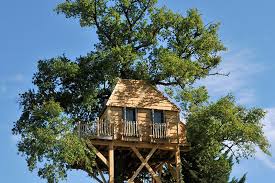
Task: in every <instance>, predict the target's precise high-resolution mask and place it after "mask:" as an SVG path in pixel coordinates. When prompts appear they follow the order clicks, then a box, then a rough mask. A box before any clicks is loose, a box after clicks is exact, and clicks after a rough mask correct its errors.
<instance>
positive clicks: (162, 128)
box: [78, 119, 169, 142]
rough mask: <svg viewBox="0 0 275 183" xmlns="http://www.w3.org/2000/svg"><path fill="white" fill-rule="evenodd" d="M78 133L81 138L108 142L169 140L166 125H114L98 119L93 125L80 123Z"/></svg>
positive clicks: (124, 122) (132, 122) (127, 123)
mask: <svg viewBox="0 0 275 183" xmlns="http://www.w3.org/2000/svg"><path fill="white" fill-rule="evenodd" d="M78 133H79V136H81V137H89V138H94V139H106V140H123V141H151V142H158V141H164V140H168V139H169V138H168V134H167V124H166V123H151V122H150V123H146V124H144V123H143V124H139V122H138V121H124V120H122V121H121V122H120V123H118V122H116V123H112V122H110V121H108V120H99V119H97V120H96V121H94V122H91V123H79V124H78Z"/></svg>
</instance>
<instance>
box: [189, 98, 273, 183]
mask: <svg viewBox="0 0 275 183" xmlns="http://www.w3.org/2000/svg"><path fill="white" fill-rule="evenodd" d="M264 115H265V112H264V111H263V110H261V109H258V108H253V109H245V108H244V107H242V106H238V105H236V104H235V101H234V97H232V96H231V95H229V96H226V97H224V98H221V99H220V100H218V101H217V102H215V103H211V104H209V105H202V106H198V107H194V108H193V109H192V111H190V114H189V116H188V118H187V135H188V140H189V142H190V143H191V145H192V150H191V152H190V155H187V156H186V159H185V161H187V162H188V163H189V164H188V166H187V167H186V168H187V169H189V170H192V171H193V172H195V173H196V176H192V175H191V174H190V173H189V175H190V177H189V182H190V181H191V182H213V183H215V182H217V183H218V182H219V183H220V182H227V181H228V179H229V174H230V172H231V168H232V165H233V163H232V162H233V161H237V162H238V161H239V160H240V159H241V158H248V157H250V156H253V155H254V153H255V148H256V147H259V148H260V149H261V150H262V151H263V152H265V153H266V154H269V151H268V148H269V144H268V141H267V139H266V138H265V137H264V134H263V130H262V127H263V126H262V124H261V122H260V121H261V119H262V118H263V117H264ZM213 172H215V174H213ZM187 173H188V172H187ZM198 180H199V181H198ZM187 182H188V181H187Z"/></svg>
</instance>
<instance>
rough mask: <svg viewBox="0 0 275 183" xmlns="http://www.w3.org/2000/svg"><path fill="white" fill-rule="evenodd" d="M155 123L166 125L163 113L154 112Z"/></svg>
mask: <svg viewBox="0 0 275 183" xmlns="http://www.w3.org/2000/svg"><path fill="white" fill-rule="evenodd" d="M153 122H154V123H164V115H163V111H160V110H153Z"/></svg>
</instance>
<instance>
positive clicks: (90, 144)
mask: <svg viewBox="0 0 275 183" xmlns="http://www.w3.org/2000/svg"><path fill="white" fill-rule="evenodd" d="M87 145H88V146H89V148H91V149H92V150H93V151H94V152H95V154H96V156H97V157H99V159H100V160H101V161H102V162H103V163H104V164H105V165H106V166H107V167H109V162H108V160H107V159H106V158H105V157H104V156H103V154H101V152H99V151H98V150H97V149H96V147H95V146H94V145H93V144H92V143H90V142H87Z"/></svg>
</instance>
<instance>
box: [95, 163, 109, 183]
mask: <svg viewBox="0 0 275 183" xmlns="http://www.w3.org/2000/svg"><path fill="white" fill-rule="evenodd" d="M96 169H97V171H98V172H99V175H100V177H101V179H102V183H107V181H106V179H105V177H104V176H103V173H102V171H101V170H100V169H99V167H98V166H97V163H96Z"/></svg>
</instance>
